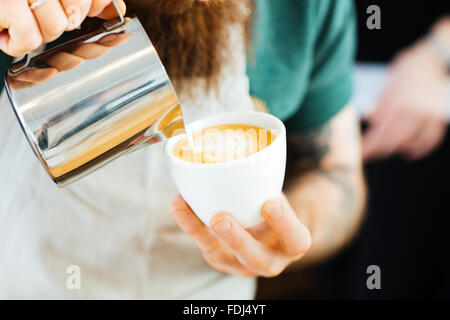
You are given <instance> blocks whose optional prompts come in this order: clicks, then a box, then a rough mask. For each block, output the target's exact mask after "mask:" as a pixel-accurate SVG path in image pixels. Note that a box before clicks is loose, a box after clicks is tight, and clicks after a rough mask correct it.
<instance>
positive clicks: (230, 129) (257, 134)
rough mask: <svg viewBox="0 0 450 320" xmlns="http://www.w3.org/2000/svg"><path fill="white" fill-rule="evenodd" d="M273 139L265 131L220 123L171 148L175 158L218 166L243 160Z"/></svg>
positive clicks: (269, 132)
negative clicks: (222, 163) (216, 164)
mask: <svg viewBox="0 0 450 320" xmlns="http://www.w3.org/2000/svg"><path fill="white" fill-rule="evenodd" d="M274 139H275V136H274V135H273V134H272V132H271V131H270V130H268V129H264V128H260V127H257V126H251V125H244V124H223V125H217V126H212V127H209V128H205V129H202V130H199V131H196V132H194V133H193V134H192V142H191V143H189V139H188V138H185V139H183V140H181V141H179V142H178V143H177V144H176V145H175V147H174V149H173V153H174V156H175V157H177V158H178V159H181V160H184V161H188V162H195V163H221V162H230V161H233V160H237V159H242V158H246V157H248V156H250V155H252V154H254V153H257V152H259V151H261V150H262V149H264V148H265V147H267V146H268V145H270V144H271V143H272V141H273V140H274Z"/></svg>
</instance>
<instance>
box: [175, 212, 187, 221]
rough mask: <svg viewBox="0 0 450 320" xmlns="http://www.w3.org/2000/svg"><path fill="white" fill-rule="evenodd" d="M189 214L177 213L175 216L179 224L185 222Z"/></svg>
mask: <svg viewBox="0 0 450 320" xmlns="http://www.w3.org/2000/svg"><path fill="white" fill-rule="evenodd" d="M187 215H188V214H187V212H186V211H177V212H174V213H173V216H174V217H175V219H176V220H177V221H178V222H183V221H184V220H186V218H187Z"/></svg>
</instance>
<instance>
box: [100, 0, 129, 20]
mask: <svg viewBox="0 0 450 320" xmlns="http://www.w3.org/2000/svg"><path fill="white" fill-rule="evenodd" d="M116 3H117V7H118V8H119V10H120V13H121V14H122V15H123V16H124V15H125V13H126V11H127V8H126V5H125V2H123V0H117V1H116ZM98 17H99V18H102V19H113V18H115V17H117V10H116V8H115V6H114V4H113V3H110V4H109V5H108V6H106V7H105V8H104V9H103V11H102V12H101V13H100V14H99V15H98Z"/></svg>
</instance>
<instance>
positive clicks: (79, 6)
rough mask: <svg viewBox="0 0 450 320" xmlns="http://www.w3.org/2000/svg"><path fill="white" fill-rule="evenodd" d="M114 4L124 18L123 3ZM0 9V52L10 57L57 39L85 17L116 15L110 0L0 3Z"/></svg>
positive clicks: (8, 0)
mask: <svg viewBox="0 0 450 320" xmlns="http://www.w3.org/2000/svg"><path fill="white" fill-rule="evenodd" d="M116 2H117V5H118V7H119V8H120V11H121V12H122V13H123V14H125V10H126V6H125V3H124V2H123V0H116ZM33 4H34V5H35V6H36V7H34V8H33ZM0 8H1V9H0V50H1V51H3V52H5V53H6V54H8V55H10V56H13V57H18V56H21V55H23V54H25V53H28V52H30V51H32V50H34V49H37V48H38V47H39V46H41V45H42V44H43V43H48V42H51V41H53V40H55V39H57V38H59V36H61V34H62V33H63V32H64V31H70V30H73V29H75V28H77V27H78V26H79V25H80V24H81V23H82V22H83V21H84V19H85V18H86V17H88V16H89V17H100V18H104V19H110V18H113V17H114V16H115V15H116V13H115V9H114V6H113V3H112V0H0Z"/></svg>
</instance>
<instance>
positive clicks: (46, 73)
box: [14, 68, 58, 84]
mask: <svg viewBox="0 0 450 320" xmlns="http://www.w3.org/2000/svg"><path fill="white" fill-rule="evenodd" d="M57 74H58V70H57V69H56V68H43V69H29V70H26V71H24V72H22V73H20V74H18V75H17V76H15V77H14V79H15V80H17V81H25V82H30V83H33V84H38V83H42V82H45V81H48V80H50V79H52V78H53V77H55V76H56V75H57Z"/></svg>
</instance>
